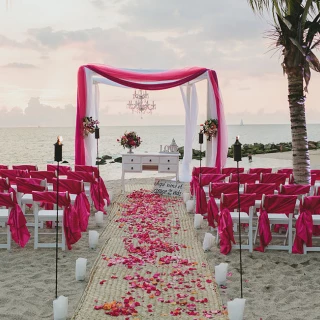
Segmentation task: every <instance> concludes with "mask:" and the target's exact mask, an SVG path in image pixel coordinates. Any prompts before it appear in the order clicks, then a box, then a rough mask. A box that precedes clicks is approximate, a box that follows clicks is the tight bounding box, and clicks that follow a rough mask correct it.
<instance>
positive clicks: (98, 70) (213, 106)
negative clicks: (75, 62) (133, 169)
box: [75, 64, 228, 181]
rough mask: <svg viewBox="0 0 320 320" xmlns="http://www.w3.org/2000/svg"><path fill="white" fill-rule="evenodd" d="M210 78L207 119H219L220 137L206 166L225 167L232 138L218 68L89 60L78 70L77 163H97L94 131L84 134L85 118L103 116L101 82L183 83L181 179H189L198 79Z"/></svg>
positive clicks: (137, 85)
mask: <svg viewBox="0 0 320 320" xmlns="http://www.w3.org/2000/svg"><path fill="white" fill-rule="evenodd" d="M198 81H207V119H210V118H214V119H218V123H219V125H218V133H217V136H216V138H212V139H211V141H207V147H206V166H216V167H219V168H221V167H223V166H224V165H225V163H226V160H227V152H228V138H227V127H226V122H225V116H224V110H223V104H222V99H221V94H220V90H219V85H218V78H217V74H216V72H215V71H214V70H210V69H207V68H200V67H192V68H185V69H179V70H168V71H154V70H131V69H130V70H128V69H117V68H113V67H109V66H106V65H99V64H87V65H83V66H81V67H80V68H79V70H78V92H77V116H76V132H75V163H76V164H86V165H94V164H95V162H96V154H97V153H96V144H95V139H94V135H92V134H90V135H88V136H84V135H83V118H84V117H86V116H88V117H92V118H93V119H95V120H98V119H99V86H98V85H99V84H100V83H101V84H107V85H113V86H120V87H130V88H134V89H142V90H165V89H169V88H173V87H177V86H179V87H180V91H181V95H182V99H183V103H184V108H185V140H184V157H183V161H182V166H181V172H180V180H181V181H188V180H189V178H190V173H191V168H190V164H191V160H192V141H193V139H194V137H195V135H196V133H197V132H198V131H199V130H197V120H198V97H197V89H196V86H195V83H197V82H198Z"/></svg>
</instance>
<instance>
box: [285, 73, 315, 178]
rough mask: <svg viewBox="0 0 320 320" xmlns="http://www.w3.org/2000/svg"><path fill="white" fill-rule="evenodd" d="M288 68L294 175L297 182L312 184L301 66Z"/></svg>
mask: <svg viewBox="0 0 320 320" xmlns="http://www.w3.org/2000/svg"><path fill="white" fill-rule="evenodd" d="M290 69H291V70H290V71H289V70H287V76H288V91H289V95H288V100H289V108H290V120H291V136H292V151H293V157H292V159H293V176H294V181H295V183H297V184H310V180H311V179H310V157H309V149H308V136H307V126H306V116H305V96H304V93H303V73H302V70H301V69H302V68H301V67H295V68H290Z"/></svg>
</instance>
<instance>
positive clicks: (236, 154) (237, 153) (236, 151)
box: [233, 137, 243, 299]
mask: <svg viewBox="0 0 320 320" xmlns="http://www.w3.org/2000/svg"><path fill="white" fill-rule="evenodd" d="M233 159H234V161H236V162H237V175H238V215H239V249H240V293H241V299H242V297H243V292H242V247H241V218H240V211H241V205H240V176H239V161H241V160H242V159H241V143H240V141H239V137H236V142H235V143H234V145H233Z"/></svg>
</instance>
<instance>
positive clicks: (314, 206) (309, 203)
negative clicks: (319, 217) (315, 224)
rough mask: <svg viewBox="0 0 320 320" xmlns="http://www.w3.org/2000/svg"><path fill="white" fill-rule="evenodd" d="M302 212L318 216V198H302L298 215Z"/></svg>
mask: <svg viewBox="0 0 320 320" xmlns="http://www.w3.org/2000/svg"><path fill="white" fill-rule="evenodd" d="M304 211H309V212H310V213H311V214H320V196H309V197H303V198H302V201H301V202H300V213H301V212H304Z"/></svg>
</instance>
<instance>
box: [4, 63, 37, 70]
mask: <svg viewBox="0 0 320 320" xmlns="http://www.w3.org/2000/svg"><path fill="white" fill-rule="evenodd" d="M2 68H12V69H36V68H37V67H36V66H35V65H33V64H29V63H21V62H12V63H8V64H6V65H4V66H2Z"/></svg>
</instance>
